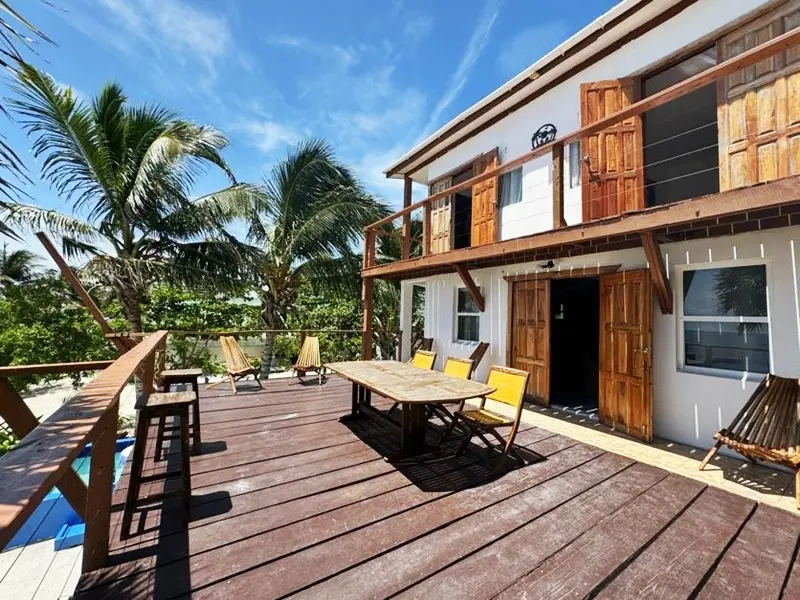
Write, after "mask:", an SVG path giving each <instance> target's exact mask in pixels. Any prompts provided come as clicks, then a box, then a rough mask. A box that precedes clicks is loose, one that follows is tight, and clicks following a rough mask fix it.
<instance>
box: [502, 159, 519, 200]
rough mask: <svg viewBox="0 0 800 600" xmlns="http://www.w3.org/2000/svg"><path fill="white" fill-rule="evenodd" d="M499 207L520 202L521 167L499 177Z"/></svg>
mask: <svg viewBox="0 0 800 600" xmlns="http://www.w3.org/2000/svg"><path fill="white" fill-rule="evenodd" d="M499 180H500V206H508V205H510V204H516V203H518V202H522V167H520V168H518V169H514V170H513V171H510V172H508V173H503V174H502V175H500V178H499Z"/></svg>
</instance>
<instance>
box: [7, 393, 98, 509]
mask: <svg viewBox="0 0 800 600" xmlns="http://www.w3.org/2000/svg"><path fill="white" fill-rule="evenodd" d="M0 417H2V418H3V420H4V421H5V422H6V424H7V425H8V426H9V428H11V431H12V432H13V433H14V435H15V436H17V437H18V438H19V439H20V440H22V439H24V438H25V436H26V435H28V434H29V433H30V432H31V431H33V430H34V429H36V427H37V426H38V425H39V419H37V418H36V415H34V414H33V412H32V411H31V409H30V408H29V407H28V405H27V404H25V401H24V400H23V399H22V398H20V396H19V394H18V393H17V390H15V389H14V387H13V386H12V385H11V383H10V382H9V381H8V379H6V378H5V377H0ZM56 487H57V488H58V489H59V490H60V491H61V493H62V494H63V496H64V498H66V499H67V502H69V504H70V506H72V508H73V509H74V510H75V512H76V513H78V515H79V516H80V518H81V519H84V522H85V521H86V519H85V517H86V497H87V489H86V484H85V483H83V480H82V479H81V478H80V476H79V475H78V474H77V473H76V472H75V470H74V469H69V470H67V471H65V472H64V475H63V476H62V477H61V479H60V480H59V481H58V483H57V484H56Z"/></svg>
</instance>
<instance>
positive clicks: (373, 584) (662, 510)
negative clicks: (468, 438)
mask: <svg viewBox="0 0 800 600" xmlns="http://www.w3.org/2000/svg"><path fill="white" fill-rule="evenodd" d="M373 400H374V404H375V405H376V407H378V408H382V409H384V410H385V409H387V408H388V406H389V405H388V403H386V402H381V399H379V398H373ZM349 402H350V387H349V384H347V383H345V382H343V381H341V380H339V379H337V378H335V377H332V378H331V379H330V380H329V381H328V382H327V383H326V384H324V385H322V386H302V385H299V384H289V383H288V382H287V381H285V380H283V381H275V382H268V383H266V384H265V390H264V391H260V390H253V391H250V390H247V391H242V392H241V393H240V394H238V395H236V396H233V395H232V394H231V393H230V392H229V391H227V390H223V389H214V390H206V391H204V392H203V396H202V399H201V407H202V415H203V440H204V449H207V450H208V452H204V453H203V454H201V455H200V456H196V457H192V486H193V495H192V518H191V520H190V521H189V522H188V523H187V522H186V520H185V519H184V517H183V514H182V512H181V511H180V510H179V509H178V506H177V504H176V503H175V501H174V500H173V499H169V500H167V501H165V502H163V503H161V502H157V503H154V504H153V505H152V506H151V507H149V508H148V509H147V510H145V511H140V512H139V513H138V514H137V515H136V517H135V518H134V531H135V535H133V536H132V537H131V538H129V539H127V540H124V541H122V540H120V532H119V522H120V520H121V510H119V509H118V510H117V511H116V512H115V513H114V515H113V520H112V526H111V537H112V554H111V559H110V565H109V566H108V567H106V568H104V569H101V570H100V571H96V572H93V573H90V574H86V575H84V576H83V577H82V578H81V582H80V584H79V586H78V591H77V592H76V597H78V598H107V597H125V598H176V597H182V596H186V595H187V594H191V595H192V597H193V598H195V597H196V598H231V597H236V596H249V597H253V598H277V597H283V596H287V595H297V596H306V597H309V598H319V597H336V598H340V597H342V598H344V597H346V598H361V597H364V598H366V597H372V598H375V597H387V596H392V595H400V596H403V597H441V596H452V597H471V598H472V597H474V598H482V597H494V596H496V595H498V594H500V595H502V597H517V596H522V595H527V596H528V597H536V598H542V597H549V594H554V593H555V594H557V595H559V596H561V595H574V596H577V597H584V596H587V595H592V594H595V595H597V596H599V597H608V598H621V597H634V596H658V597H670V598H687V597H694V596H699V597H708V598H716V597H726V596H731V595H735V596H737V597H739V596H741V595H742V594H741V593H738V592H743V591H744V590H746V591H747V592H748V593H749V594H750V596H751V597H758V598H779V597H781V594H784V597H798V596H799V595H800V568H799V567H798V566H797V563H796V554H797V542H798V535H800V518H798V517H796V516H794V515H791V514H789V513H786V512H784V511H780V510H777V509H773V508H771V507H768V506H762V505H757V504H756V503H754V502H752V501H750V500H748V499H745V498H742V497H739V496H735V495H732V494H729V493H727V492H724V491H722V490H719V489H715V488H708V487H706V486H705V485H703V484H702V483H700V482H698V481H692V480H689V479H686V478H683V477H680V476H678V475H674V474H669V473H667V472H666V471H663V470H661V469H658V468H655V467H652V466H648V465H644V464H641V463H637V462H636V461H634V460H632V459H629V458H624V457H621V456H617V455H614V454H610V453H606V452H603V451H602V450H599V449H597V448H594V447H592V446H588V445H586V444H582V443H579V442H577V441H575V440H572V439H569V438H566V437H563V436H560V435H556V434H553V433H551V432H548V431H545V430H543V429H538V428H535V427H530V426H529V427H528V428H526V429H524V430H523V431H521V432H520V434H519V435H518V438H517V439H518V442H519V445H520V446H523V447H524V448H526V449H527V451H528V452H529V453H530V454H529V456H530V457H532V458H535V459H536V460H532V461H531V462H530V463H529V464H526V466H524V467H522V468H504V469H501V470H499V471H497V472H493V470H492V467H493V466H494V465H492V464H490V465H489V466H488V467H487V465H486V464H485V463H484V460H483V459H484V456H485V454H484V452H483V451H482V449H481V448H479V447H477V446H476V447H474V448H473V451H472V452H467V453H465V454H464V455H462V456H461V457H459V458H458V459H454V458H452V457H451V456H450V454H449V451H450V448H442V449H439V450H438V451H436V452H435V453H434V455H433V456H432V457H430V458H431V460H428V461H424V462H413V461H412V462H409V463H403V464H390V463H387V462H386V461H384V460H383V458H382V455H383V454H390V453H393V452H395V451H396V450H397V449H398V448H397V445H398V444H399V430H398V429H397V427H396V425H394V424H393V423H391V422H389V421H388V420H386V419H385V418H384V417H381V416H377V415H370V416H369V417H368V418H365V419H363V420H360V421H356V422H353V423H349V424H348V425H344V424H342V423H339V422H338V417H339V416H341V415H342V414H345V413H346V412H347V410H348V409H349ZM431 435H432V436H434V437H438V435H436V434H435V432H432V433H431ZM151 439H152V438H151ZM456 442H457V440H452V441H451V442H450V444H453V443H456ZM149 448H150V450H149V451H148V457H149V459H148V460H149V462H148V463H146V465H145V467H146V470H147V471H148V472H149V473H153V472H157V471H158V470H161V469H164V468H165V466H167V464H168V463H169V462H170V461H172V460H175V459H176V458H177V455H174V454H170V455H169V459H168V460H167V461H161V462H159V463H154V462H153V461H152V457H151V454H152V450H151V448H152V444H151V445H149ZM126 482H127V474H126V475H125V476H124V477H123V480H122V482H121V485H120V488H119V489H118V490H117V492H116V493H115V501H117V502H119V501H121V500H122V498H124V492H125V489H126ZM163 485H164V484H163V483H154V484H150V485H149V486H148V485H145V486H144V488H145V489H144V490H143V494H145V493H152V492H157V491H161V488H162V487H163ZM155 486H159V487H155ZM148 487H152V488H153V489H147V488H148ZM754 556H756V557H762V559H760V560H753V557H754ZM767 557H768V558H767Z"/></svg>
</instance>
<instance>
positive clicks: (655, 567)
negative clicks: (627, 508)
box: [597, 487, 755, 600]
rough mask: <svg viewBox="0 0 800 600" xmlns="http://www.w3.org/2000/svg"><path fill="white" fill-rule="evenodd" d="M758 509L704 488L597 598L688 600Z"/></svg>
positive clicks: (731, 495) (750, 501) (720, 492)
mask: <svg viewBox="0 0 800 600" xmlns="http://www.w3.org/2000/svg"><path fill="white" fill-rule="evenodd" d="M754 507H755V503H754V502H753V501H752V500H748V499H746V498H742V497H741V496H735V495H733V494H730V493H728V492H725V491H723V490H720V489H718V488H712V487H709V488H706V489H705V491H703V493H702V495H701V496H700V497H699V498H698V499H697V500H695V501H694V503H692V505H691V506H690V507H689V508H688V509H687V510H686V511H685V512H684V513H683V514H682V515H681V516H680V517H679V518H678V519H677V520H676V521H675V522H674V523H673V524H672V525H671V526H670V527H669V528H668V529H667V530H666V531H665V532H664V533H662V534H661V535H660V536H659V537H658V538H657V539H656V540H655V541H654V542H653V544H651V545H650V546H649V547H648V548H647V549H646V550H645V551H644V552H643V553H642V554H640V555H639V556H638V557H637V558H636V560H634V561H633V562H632V563H631V564H630V565H629V566H628V568H626V569H625V570H624V571H623V572H622V573H621V574H620V575H619V576H618V577H616V578H615V579H614V580H613V581H612V582H610V583H609V584H608V585H607V586H606V587H605V588H603V590H602V591H601V592H600V593H599V594H598V595H597V598H614V599H622V598H660V599H665V600H666V599H670V598H688V597H689V596H690V595H691V594H693V593H694V591H695V589H696V588H697V587H698V586H699V585H700V584H701V583H702V581H703V578H704V577H705V576H706V575H707V573H708V572H709V570H710V569H712V567H713V566H714V563H715V561H716V560H717V559H718V558H719V557H720V555H722V554H723V552H724V551H725V549H726V546H727V544H728V543H730V542H731V541H732V540H733V539H734V538H735V536H736V535H737V532H738V530H739V528H740V527H741V526H742V525H743V524H744V523H745V521H747V519H748V518H749V517H750V514H751V512H752V511H753V509H754Z"/></svg>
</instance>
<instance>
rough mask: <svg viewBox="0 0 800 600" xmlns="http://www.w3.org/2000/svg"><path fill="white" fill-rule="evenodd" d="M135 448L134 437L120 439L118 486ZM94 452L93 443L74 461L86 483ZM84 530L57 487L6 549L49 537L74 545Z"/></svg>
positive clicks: (116, 464)
mask: <svg viewBox="0 0 800 600" xmlns="http://www.w3.org/2000/svg"><path fill="white" fill-rule="evenodd" d="M132 450H133V439H120V440H117V448H116V453H115V454H114V486H115V487H116V485H117V483H118V482H119V478H120V476H121V475H122V470H123V469H124V468H125V462H126V461H127V460H128V455H129V454H130V453H131V451H132ZM91 451H92V448H91V444H89V445H87V446H86V447H85V448H84V449H83V450H82V451H81V453H80V454H79V455H78V458H76V459H75V461H74V462H73V463H72V468H73V469H75V471H76V472H77V473H78V475H79V476H80V478H81V479H82V480H83V481H84V483H88V482H89V466H90V464H91ZM83 532H84V524H83V521H82V520H81V518H80V517H79V516H78V514H77V513H76V512H75V511H74V510H73V509H72V507H71V506H70V505H69V502H67V501H66V499H65V498H64V496H62V495H61V492H59V491H58V489H57V488H53V489H52V490H50V491H49V492H48V493H47V495H46V496H45V497H44V500H42V502H41V504H39V506H37V507H36V510H35V511H34V512H33V514H32V515H31V516H30V517H28V520H27V521H26V522H25V525H23V526H22V528H21V529H20V530H19V531H18V532H17V535H15V536H14V537H13V538H12V539H11V541H10V542H9V543H8V544H7V545H6V547H5V548H3V550H10V549H11V548H17V547H19V546H24V545H26V544H31V543H33V542H41V541H43V540H48V539H52V540H54V544H55V549H56V550H61V549H62V548H71V547H72V546H77V545H80V544H82V543H83Z"/></svg>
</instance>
